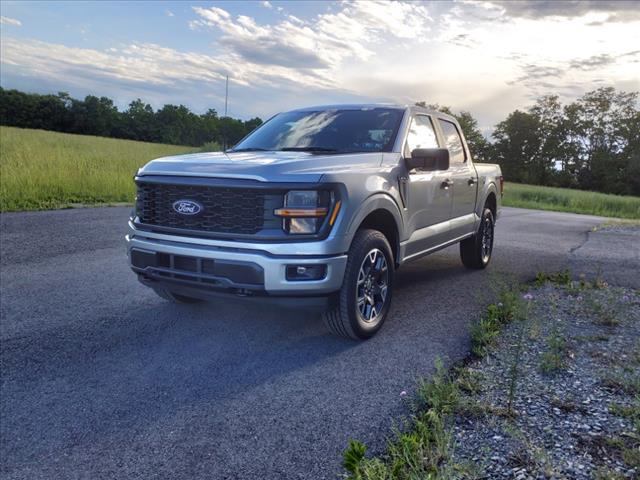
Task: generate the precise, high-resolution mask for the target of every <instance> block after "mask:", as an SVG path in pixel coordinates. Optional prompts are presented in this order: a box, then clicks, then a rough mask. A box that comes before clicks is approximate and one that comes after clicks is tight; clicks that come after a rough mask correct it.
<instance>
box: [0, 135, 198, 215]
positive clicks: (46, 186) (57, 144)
mask: <svg viewBox="0 0 640 480" xmlns="http://www.w3.org/2000/svg"><path fill="white" fill-rule="evenodd" d="M194 150H196V149H194V148H192V147H182V146H176V145H162V144H157V143H145V142H135V141H131V140H118V139H113V138H104V137H92V136H88V135H72V134H67V133H58V132H48V131H43V130H30V129H22V128H13V127H0V209H1V210H2V211H15V210H40V209H50V208H62V207H66V206H69V205H71V204H76V203H80V204H100V203H118V202H132V201H133V197H134V195H135V189H134V185H133V181H132V178H133V175H134V174H135V173H136V171H137V169H138V168H139V167H141V166H142V165H144V164H145V163H146V162H148V161H149V160H152V159H153V158H157V157H162V156H166V155H175V154H180V153H188V152H192V151H194Z"/></svg>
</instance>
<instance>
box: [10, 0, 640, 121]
mask: <svg viewBox="0 0 640 480" xmlns="http://www.w3.org/2000/svg"><path fill="white" fill-rule="evenodd" d="M0 5H1V9H0V10H1V16H2V22H1V25H0V28H1V40H2V56H1V61H2V65H1V66H2V69H1V74H0V83H1V84H2V86H3V87H4V88H19V89H21V90H27V91H35V92H57V91H67V92H69V93H71V94H72V95H73V96H84V95H87V94H95V95H106V96H109V97H111V98H113V99H114V100H115V101H116V103H117V105H118V106H119V107H126V105H127V104H128V103H129V102H130V101H131V100H133V99H135V98H137V97H140V98H142V99H143V100H145V101H147V102H149V103H151V104H152V105H154V106H155V107H158V106H161V105H162V104H164V103H182V104H185V105H188V106H189V107H190V108H192V109H193V110H195V111H198V112H203V111H205V110H207V109H208V108H216V109H217V110H218V111H219V112H222V110H223V108H224V77H225V75H227V74H229V75H230V78H231V81H230V82H231V83H230V102H229V114H230V115H233V116H239V117H242V118H249V117H252V116H261V117H263V118H264V117H268V116H270V115H271V114H273V113H275V112H277V111H281V110H284V109H288V108H292V107H298V106H304V105H312V104H321V103H342V102H360V101H367V102H369V101H383V102H389V101H390V102H399V103H412V102H415V101H419V100H426V101H427V102H429V103H440V104H446V105H451V106H452V107H453V108H454V109H456V110H459V109H467V110H470V111H471V112H472V113H473V114H474V115H476V117H477V118H478V119H479V120H480V124H481V127H482V128H483V129H484V130H485V131H489V130H490V128H491V127H492V125H493V124H495V123H496V122H497V121H499V120H501V119H502V118H504V116H505V115H506V114H507V113H508V112H510V111H512V110H514V109H515V108H524V107H527V106H528V105H530V104H531V103H532V101H533V99H534V98H535V97H536V96H538V95H541V94H546V93H557V94H560V95H561V96H562V98H563V99H565V100H571V99H573V98H575V97H577V96H579V95H581V94H582V93H584V92H585V91H588V90H592V89H594V88H597V87H599V86H603V85H612V86H614V87H617V88H619V89H623V90H640V8H638V4H637V2H632V1H598V0H592V1H588V0H587V1H582V2H556V1H544V0H540V1H521V2H506V3H501V2H492V1H483V2H474V1H466V0H460V1H456V2H417V1H416V2H401V1H400V2H384V1H382V2H376V1H362V2H311V1H304V2H278V1H273V2H264V1H256V2H241V1H234V2H189V1H182V2H152V1H144V2H77V1H73V2H44V1H39V2H26V1H20V2H13V1H2V3H1V4H0Z"/></svg>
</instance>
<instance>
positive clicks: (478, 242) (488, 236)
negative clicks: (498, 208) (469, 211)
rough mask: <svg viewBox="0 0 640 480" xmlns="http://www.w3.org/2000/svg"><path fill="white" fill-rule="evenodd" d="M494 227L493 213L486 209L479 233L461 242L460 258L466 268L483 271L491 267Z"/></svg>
mask: <svg viewBox="0 0 640 480" xmlns="http://www.w3.org/2000/svg"><path fill="white" fill-rule="evenodd" d="M494 225H495V224H494V218H493V212H492V211H491V209H489V208H487V207H485V208H484V211H483V212H482V218H481V219H480V226H479V227H478V231H477V232H476V233H475V234H474V235H473V237H470V238H467V239H465V240H463V241H461V242H460V257H461V258H462V263H463V264H464V266H465V267H467V268H474V269H478V270H481V269H483V268H485V267H486V266H487V265H489V261H491V252H492V251H493V233H494Z"/></svg>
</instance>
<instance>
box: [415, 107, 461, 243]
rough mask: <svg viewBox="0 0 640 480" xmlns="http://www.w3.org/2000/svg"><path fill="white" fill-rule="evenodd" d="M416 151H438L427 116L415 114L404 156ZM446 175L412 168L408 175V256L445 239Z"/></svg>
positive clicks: (449, 203) (448, 192)
mask: <svg viewBox="0 0 640 480" xmlns="http://www.w3.org/2000/svg"><path fill="white" fill-rule="evenodd" d="M416 148H439V145H438V139H437V136H436V132H435V128H434V125H433V122H432V119H431V117H430V116H429V115H421V114H416V115H415V116H414V117H413V119H412V120H411V125H410V127H409V133H408V135H407V141H406V144H405V151H404V155H405V157H408V156H410V155H411V151H413V150H415V149H416ZM447 175H448V173H447V171H446V170H445V171H435V172H426V171H422V170H419V169H414V170H411V171H409V172H408V175H407V177H408V185H407V187H408V195H407V197H408V198H407V207H408V210H409V222H408V223H409V225H408V226H409V228H410V231H412V232H413V233H412V234H411V236H410V238H409V241H408V244H407V250H406V253H407V255H408V256H410V255H412V254H414V253H418V252H421V251H423V250H426V249H428V248H431V247H433V246H436V245H439V244H440V243H442V241H443V238H444V237H445V236H446V231H447V230H448V224H446V222H447V221H448V220H449V217H450V215H451V207H452V204H453V196H452V195H451V188H448V187H447V186H446V184H443V182H445V180H446V179H447V178H448V176H447ZM438 224H440V225H438ZM434 226H436V227H434ZM429 227H433V228H429Z"/></svg>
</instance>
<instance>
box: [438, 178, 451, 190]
mask: <svg viewBox="0 0 640 480" xmlns="http://www.w3.org/2000/svg"><path fill="white" fill-rule="evenodd" d="M452 185H453V182H452V181H451V180H445V181H444V182H442V183H441V184H440V188H442V189H443V190H449V187H451V186H452Z"/></svg>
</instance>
